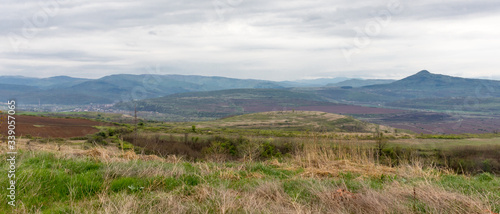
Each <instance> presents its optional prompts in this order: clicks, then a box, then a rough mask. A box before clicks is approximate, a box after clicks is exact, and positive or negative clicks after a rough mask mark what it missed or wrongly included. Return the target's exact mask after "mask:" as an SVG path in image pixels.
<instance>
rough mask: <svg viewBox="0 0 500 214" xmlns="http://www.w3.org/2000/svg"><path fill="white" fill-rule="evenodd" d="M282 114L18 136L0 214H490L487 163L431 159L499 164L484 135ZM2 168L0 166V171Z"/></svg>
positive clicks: (493, 171) (493, 180)
mask: <svg viewBox="0 0 500 214" xmlns="http://www.w3.org/2000/svg"><path fill="white" fill-rule="evenodd" d="M289 114H295V115H283V114H277V113H276V112H274V113H267V115H266V114H265V113H262V114H252V115H245V116H239V117H233V118H226V119H223V120H219V121H209V122H198V123H147V122H146V123H144V122H143V123H141V124H139V125H138V127H137V129H138V133H137V134H136V133H134V127H133V126H130V125H122V126H115V127H98V128H99V129H100V130H101V131H100V132H98V133H96V134H93V135H88V136H87V137H85V138H81V140H70V139H40V138H31V139H27V138H25V139H20V140H19V141H18V148H19V155H18V163H17V166H18V170H17V181H18V189H17V195H18V198H17V199H18V201H17V208H16V209H12V208H11V207H10V206H9V205H7V198H6V197H1V199H0V213H490V214H491V213H498V212H500V177H498V176H497V173H498V172H499V171H497V170H500V169H497V168H495V167H497V165H496V164H495V163H494V162H491V163H490V164H491V166H492V167H493V168H489V169H488V168H484V169H483V168H482V167H483V165H481V164H479V165H472V168H471V169H470V171H467V169H465V170H466V171H464V169H463V168H462V171H460V170H458V169H457V168H454V166H453V164H452V163H451V162H446V161H444V162H439V161H440V160H447V159H446V158H447V157H452V156H449V155H453V156H454V157H455V156H456V157H457V158H459V159H463V160H464V161H472V162H474V161H476V160H479V161H480V163H482V162H483V161H484V158H486V159H490V160H491V161H498V157H500V155H499V156H496V155H495V153H494V152H496V151H500V150H496V148H498V147H499V146H500V141H499V139H500V138H498V137H495V136H494V135H493V136H488V137H484V138H467V139H438V138H439V137H438V136H434V137H435V138H433V139H419V138H417V136H414V135H410V134H408V133H401V132H398V131H396V130H394V129H391V128H386V127H380V126H378V127H377V126H374V125H371V124H363V126H362V127H363V130H362V131H363V132H349V131H348V130H343V129H342V125H344V127H345V126H346V125H348V124H352V123H354V122H356V121H355V120H353V119H350V118H348V117H345V116H340V115H333V114H323V113H317V112H290V113H289ZM285 118H286V119H287V120H289V122H288V123H286V122H284V121H282V120H283V119H285ZM346 119H349V120H346ZM339 120H340V121H339ZM245 124H246V125H245ZM280 124H281V125H280ZM301 124H302V125H301ZM311 127H319V128H317V129H312V128H311ZM259 129H260V130H268V132H265V133H261V132H259V131H258V130H259ZM290 133H293V135H290ZM476 137H477V136H476ZM428 138H431V136H428ZM442 138H444V137H442ZM462 148H465V149H462ZM1 150H2V151H1V152H0V153H1V154H5V152H6V146H5V145H4V144H2V147H1ZM463 151H479V152H480V153H481V155H478V154H476V153H470V152H468V153H465V156H461V154H462V153H461V152H463ZM488 151H490V153H488ZM491 151H493V153H492V152H491ZM433 154H436V156H434V155H433ZM439 154H441V156H440V155H439ZM484 154H490V155H493V156H491V157H490V156H487V155H486V156H484ZM2 158H7V157H6V155H2ZM440 158H441V159H440ZM481 158H483V159H481ZM452 160H453V159H450V161H452ZM464 163H465V162H464ZM7 170H8V165H7V163H6V162H5V161H3V162H1V163H0V174H4V175H6V174H7ZM0 185H2V186H7V176H1V177H0Z"/></svg>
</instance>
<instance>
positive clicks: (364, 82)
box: [327, 79, 396, 88]
mask: <svg viewBox="0 0 500 214" xmlns="http://www.w3.org/2000/svg"><path fill="white" fill-rule="evenodd" d="M395 81H396V80H389V79H348V80H344V81H342V82H339V83H331V84H328V85H327V86H328V87H345V86H351V87H353V88H357V87H363V86H368V85H380V84H388V83H392V82H395Z"/></svg>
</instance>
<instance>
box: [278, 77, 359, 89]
mask: <svg viewBox="0 0 500 214" xmlns="http://www.w3.org/2000/svg"><path fill="white" fill-rule="evenodd" d="M348 79H349V78H347V77H336V78H319V79H307V80H295V81H282V82H278V83H279V84H281V85H282V86H285V87H323V86H326V85H328V84H335V83H338V82H342V81H345V80H348Z"/></svg>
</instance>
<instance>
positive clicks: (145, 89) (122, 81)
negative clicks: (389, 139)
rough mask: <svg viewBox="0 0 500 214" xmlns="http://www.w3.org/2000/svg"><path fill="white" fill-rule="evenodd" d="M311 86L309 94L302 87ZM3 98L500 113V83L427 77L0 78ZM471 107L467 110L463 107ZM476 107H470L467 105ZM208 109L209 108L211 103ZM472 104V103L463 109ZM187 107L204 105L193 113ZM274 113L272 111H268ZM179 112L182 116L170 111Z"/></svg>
mask: <svg viewBox="0 0 500 214" xmlns="http://www.w3.org/2000/svg"><path fill="white" fill-rule="evenodd" d="M304 85H307V86H308V87H305V86H304ZM0 92H2V93H0V98H1V99H4V100H5V99H11V98H15V99H17V100H18V103H20V104H38V103H39V102H40V103H41V104H58V105H86V104H90V103H94V104H97V103H101V104H111V103H118V104H117V105H116V106H117V107H118V108H121V109H127V108H126V106H129V107H130V106H131V105H130V104H127V102H129V101H131V100H140V102H141V103H140V105H139V108H140V110H148V111H157V112H164V113H175V114H178V113H179V112H178V111H177V110H185V111H187V112H191V113H192V112H197V114H198V113H199V112H204V110H203V109H200V108H205V107H207V106H208V104H210V106H209V107H210V108H211V109H226V110H227V109H228V108H232V109H240V110H238V111H236V110H235V112H243V111H244V109H255V108H256V107H255V106H254V107H251V106H252V105H256V104H261V105H264V106H265V105H267V106H270V107H269V108H271V110H272V109H273V108H284V107H294V106H295V107H297V106H304V103H307V105H309V104H311V102H316V103H314V104H315V105H323V104H325V103H329V104H355V105H370V106H374V105H375V106H382V107H397V108H415V109H440V110H441V109H450V106H451V107H456V106H457V105H458V106H462V107H463V108H462V110H471V111H472V110H473V111H479V112H491V111H496V110H497V109H498V110H500V104H499V103H498V99H499V98H500V81H494V80H481V79H466V78H459V77H452V76H446V75H440V74H433V73H430V72H429V71H426V70H423V71H420V72H418V73H416V74H414V75H412V76H409V77H407V78H404V79H401V80H397V81H396V80H359V79H350V80H349V79H346V78H333V79H318V80H304V81H295V82H274V81H266V80H253V79H234V78H225V77H207V76H194V75H145V74H144V75H131V74H118V75H110V76H105V77H102V78H99V79H83V78H72V77H68V76H57V77H51V78H43V79H39V78H28V77H22V76H3V77H0ZM467 100H469V102H472V104H474V105H473V108H471V105H470V103H469V105H465V104H464V102H467ZM470 100H472V101H470ZM207 103H208V104H207ZM466 104H467V103H466ZM189 106H199V107H196V108H191V109H190V108H189ZM271 106H272V107H271ZM173 109H177V110H175V111H174V110H173Z"/></svg>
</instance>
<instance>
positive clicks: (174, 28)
mask: <svg viewBox="0 0 500 214" xmlns="http://www.w3.org/2000/svg"><path fill="white" fill-rule="evenodd" d="M51 3H53V4H51ZM54 3H55V4H54ZM44 5H49V6H44ZM50 5H52V7H50ZM54 5H55V7H54ZM394 5H399V7H394ZM0 12H1V13H2V14H4V15H2V16H1V17H0V37H1V40H0V41H1V42H0V75H16V74H19V75H27V76H54V75H69V76H79V77H100V76H104V75H109V74H115V73H145V70H144V68H145V67H146V66H155V65H157V64H159V65H161V66H162V67H163V68H165V69H163V70H162V71H161V72H163V73H180V74H199V75H219V76H229V77H237V78H257V79H271V80H285V79H286V80H292V79H300V78H314V77H336V76H348V77H366V78H401V77H404V76H407V75H410V74H412V73H415V72H417V71H419V70H421V69H428V70H430V71H431V72H436V73H443V74H449V75H460V76H464V77H493V78H495V76H497V77H498V76H499V72H498V70H497V69H496V68H497V67H500V62H498V60H497V59H496V58H497V56H498V55H499V50H500V41H499V40H498V39H497V38H499V36H500V30H499V29H498V28H497V27H496V25H497V23H499V22H500V13H499V12H500V2H498V1H493V0H490V1H488V0H479V1H468V0H442V1H431V0H422V1H408V0H400V1H397V0H374V1H347V0H334V1H332V0H315V1H305V0H296V1H284V0H277V1H264V0H254V1H249V0H211V1H201V0H191V1H187V0H181V1H173V0H169V1H165V0H161V1H160V0H144V1H118V0H115V1H97V0H89V1H69V0H60V1H57V0H41V1H27V0H23V1H14V0H7V1H6V3H4V4H3V5H2V8H0ZM13 72H15V73H13Z"/></svg>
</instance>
